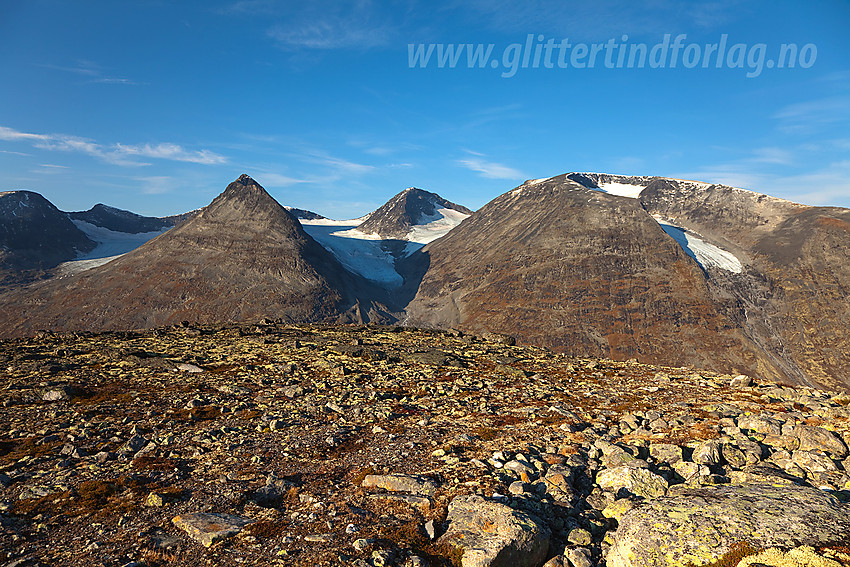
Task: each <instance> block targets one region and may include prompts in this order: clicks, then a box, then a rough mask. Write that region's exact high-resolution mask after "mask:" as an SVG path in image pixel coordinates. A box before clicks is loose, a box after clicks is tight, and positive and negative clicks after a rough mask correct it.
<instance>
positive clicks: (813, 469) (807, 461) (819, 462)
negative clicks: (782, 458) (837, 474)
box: [792, 451, 838, 473]
mask: <svg viewBox="0 0 850 567" xmlns="http://www.w3.org/2000/svg"><path fill="white" fill-rule="evenodd" d="M792 459H793V461H794V464H795V465H797V466H798V467H800V468H801V469H803V470H804V471H806V472H807V473H821V472H827V471H837V470H838V465H836V464H835V462H833V460H832V459H830V458H829V457H827V456H826V455H823V454H822V453H819V452H817V451H794V453H793V455H792Z"/></svg>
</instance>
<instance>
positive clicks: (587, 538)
mask: <svg viewBox="0 0 850 567" xmlns="http://www.w3.org/2000/svg"><path fill="white" fill-rule="evenodd" d="M567 541H568V542H570V543H571V544H573V545H582V546H584V545H590V544H591V543H593V536H592V535H590V532H589V531H587V530H585V529H584V528H575V529H574V530H570V535H568V536H567Z"/></svg>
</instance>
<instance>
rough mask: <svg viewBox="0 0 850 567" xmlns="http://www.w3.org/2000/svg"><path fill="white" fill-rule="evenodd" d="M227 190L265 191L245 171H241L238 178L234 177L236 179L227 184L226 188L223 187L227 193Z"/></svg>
mask: <svg viewBox="0 0 850 567" xmlns="http://www.w3.org/2000/svg"><path fill="white" fill-rule="evenodd" d="M228 191H230V192H239V193H242V192H246V191H252V192H256V193H265V192H266V190H265V189H264V188H263V186H262V185H260V184H259V183H257V182H256V181H254V178H253V177H251V176H250V175H248V174H247V173H243V174H242V175H240V176H239V178H238V179H236V181H234V182H233V183H231V184H230V185H228V186H227V189H225V193H227V192H228Z"/></svg>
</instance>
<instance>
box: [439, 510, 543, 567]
mask: <svg viewBox="0 0 850 567" xmlns="http://www.w3.org/2000/svg"><path fill="white" fill-rule="evenodd" d="M446 519H447V522H448V529H447V530H446V533H445V534H443V536H442V537H441V538H440V539H439V541H440V542H441V543H447V544H449V545H452V546H454V547H457V548H460V549H461V550H462V551H463V556H462V559H461V565H462V567H539V566H540V565H541V564H542V563H543V561H544V560H545V559H546V556H547V554H548V551H549V539H550V537H551V533H550V531H549V529H548V528H547V527H546V526H545V525H544V524H542V523H541V522H540V520H538V519H537V518H536V517H534V516H532V515H531V514H528V513H526V512H522V511H519V510H514V509H512V508H510V507H509V506H506V505H504V504H500V503H498V502H493V501H490V500H485V499H484V498H482V497H481V496H458V497H457V498H455V499H454V500H452V501H451V503H450V504H449V513H448V516H447V518H446Z"/></svg>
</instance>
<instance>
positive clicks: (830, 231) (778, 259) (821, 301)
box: [639, 178, 850, 389]
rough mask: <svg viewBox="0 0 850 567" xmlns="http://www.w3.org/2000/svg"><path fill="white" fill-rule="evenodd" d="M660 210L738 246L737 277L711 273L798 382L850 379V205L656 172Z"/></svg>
mask: <svg viewBox="0 0 850 567" xmlns="http://www.w3.org/2000/svg"><path fill="white" fill-rule="evenodd" d="M639 199H640V203H641V205H642V206H643V208H644V209H645V210H646V211H647V212H649V213H650V214H652V215H654V216H656V217H663V218H666V219H670V221H671V222H674V223H675V224H676V225H678V226H681V227H684V228H686V229H688V230H690V231H693V232H695V233H698V234H700V235H701V236H702V237H704V238H705V239H707V240H711V241H712V242H714V243H715V244H717V245H718V246H720V247H722V248H724V249H725V250H728V251H730V252H732V253H734V254H735V255H736V256H737V257H738V258H739V259H740V260H741V261H742V262H743V264H744V266H745V269H744V270H743V273H742V274H740V275H737V274H730V273H728V272H724V271H721V270H709V271H708V282H709V285H711V286H712V288H713V289H714V290H715V293H717V294H723V295H726V296H728V297H730V298H732V299H733V300H734V301H735V302H736V303H737V304H738V305H739V310H738V311H739V316H738V324H739V326H740V328H741V329H743V331H744V332H745V333H746V334H747V335H748V336H749V337H750V338H751V339H752V340H753V341H754V342H756V343H757V344H758V345H759V346H760V348H761V350H762V351H763V352H765V353H767V354H768V355H769V356H770V357H771V358H772V359H773V360H774V361H776V364H777V365H779V366H780V367H781V368H782V369H783V373H782V375H783V377H784V378H785V379H786V380H791V381H794V382H797V383H804V384H806V383H815V384H818V385H820V386H822V387H825V388H833V389H847V388H848V385H850V355H848V353H850V325H848V324H847V322H848V321H850V299H848V298H850V211H849V210H847V209H842V208H837V207H809V206H805V205H800V204H797V203H792V202H790V201H786V200H783V199H778V198H775V197H770V196H768V195H761V194H758V193H753V192H750V191H744V190H741V189H736V188H732V187H726V186H723V185H710V184H705V183H697V182H687V181H678V180H670V179H663V178H650V180H649V182H647V183H646V188H645V189H644V190H643V191H642V192H641V194H640V197H639Z"/></svg>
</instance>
